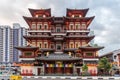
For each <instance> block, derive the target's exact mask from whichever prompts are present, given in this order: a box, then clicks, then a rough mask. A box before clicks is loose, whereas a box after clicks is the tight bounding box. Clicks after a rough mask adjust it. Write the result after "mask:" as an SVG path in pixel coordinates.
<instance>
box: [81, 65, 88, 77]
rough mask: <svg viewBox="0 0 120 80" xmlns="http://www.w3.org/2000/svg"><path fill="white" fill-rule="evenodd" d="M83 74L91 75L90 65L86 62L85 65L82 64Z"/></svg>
mask: <svg viewBox="0 0 120 80" xmlns="http://www.w3.org/2000/svg"><path fill="white" fill-rule="evenodd" d="M82 71H83V72H82V75H83V76H88V75H89V73H88V66H87V65H86V64H84V65H83V66H82Z"/></svg>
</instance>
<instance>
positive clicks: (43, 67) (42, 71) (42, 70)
mask: <svg viewBox="0 0 120 80" xmlns="http://www.w3.org/2000/svg"><path fill="white" fill-rule="evenodd" d="M44 65H45V64H43V65H42V68H41V75H44V72H45V70H44V69H45V66H44Z"/></svg>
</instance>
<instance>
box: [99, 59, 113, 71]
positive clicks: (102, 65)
mask: <svg viewBox="0 0 120 80" xmlns="http://www.w3.org/2000/svg"><path fill="white" fill-rule="evenodd" d="M98 69H102V70H104V71H107V72H108V71H109V70H110V69H111V64H110V62H109V61H108V59H107V58H106V57H103V58H101V59H100V60H99V63H98Z"/></svg>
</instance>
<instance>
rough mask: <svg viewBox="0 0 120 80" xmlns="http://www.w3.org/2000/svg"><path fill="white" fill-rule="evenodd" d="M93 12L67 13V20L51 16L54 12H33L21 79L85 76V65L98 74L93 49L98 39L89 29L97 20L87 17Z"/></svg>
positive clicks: (97, 48)
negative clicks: (30, 76)
mask: <svg viewBox="0 0 120 80" xmlns="http://www.w3.org/2000/svg"><path fill="white" fill-rule="evenodd" d="M88 10H89V9H67V12H66V16H63V17H54V16H51V9H29V11H30V13H31V15H32V17H25V16H23V18H24V19H25V21H26V22H27V24H28V25H29V29H28V35H24V36H23V37H24V38H25V39H26V40H27V42H28V45H27V46H18V47H16V49H18V50H20V51H22V55H21V56H20V62H19V63H17V65H19V66H20V68H21V75H24V76H27V75H81V72H82V65H83V64H86V65H87V66H88V71H89V73H90V74H91V75H96V74H97V63H98V55H97V53H98V50H100V49H102V48H103V47H99V46H91V45H89V42H90V41H91V40H92V39H93V38H94V37H95V36H94V35H89V32H90V29H88V27H89V25H90V23H91V22H92V20H93V19H94V16H93V17H86V14H87V12H88Z"/></svg>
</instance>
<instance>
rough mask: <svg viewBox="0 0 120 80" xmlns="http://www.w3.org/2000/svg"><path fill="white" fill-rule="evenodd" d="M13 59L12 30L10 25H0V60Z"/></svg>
mask: <svg viewBox="0 0 120 80" xmlns="http://www.w3.org/2000/svg"><path fill="white" fill-rule="evenodd" d="M12 61H13V31H12V29H11V27H10V26H0V62H12Z"/></svg>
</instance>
